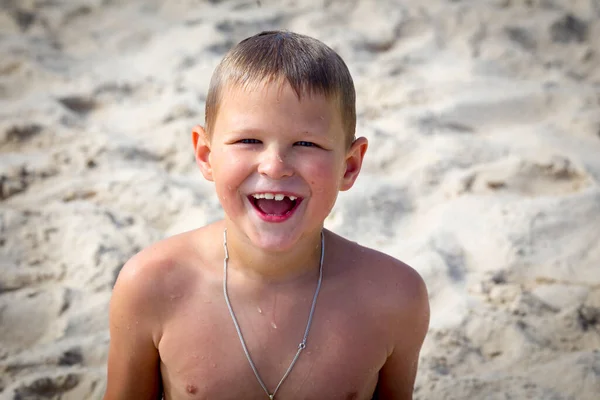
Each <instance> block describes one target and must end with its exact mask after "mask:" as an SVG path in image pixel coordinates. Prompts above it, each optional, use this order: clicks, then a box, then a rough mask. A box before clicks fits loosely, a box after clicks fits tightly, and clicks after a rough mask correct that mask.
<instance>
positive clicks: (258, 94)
mask: <svg viewBox="0 0 600 400" xmlns="http://www.w3.org/2000/svg"><path fill="white" fill-rule="evenodd" d="M219 103H220V104H219V107H218V111H217V115H216V121H215V122H216V124H215V125H219V126H221V127H223V125H222V123H225V125H227V126H228V127H230V128H238V127H239V128H245V127H246V126H247V125H252V124H264V123H265V122H268V123H269V124H275V123H283V124H293V123H294V122H299V123H301V124H302V125H305V127H306V128H307V129H311V128H312V129H315V130H323V129H326V130H330V129H331V128H332V127H334V126H337V127H340V128H341V126H342V121H341V119H342V118H341V112H340V108H339V103H338V102H337V99H331V98H328V97H327V96H325V95H324V94H319V93H310V92H305V93H303V94H302V95H301V96H298V94H297V93H296V92H295V91H294V90H293V88H292V87H291V85H290V84H289V83H287V82H284V83H280V82H261V83H259V84H254V85H251V86H249V85H246V86H242V85H228V86H227V87H226V88H224V90H223V91H222V96H221V99H220V102H219ZM265 117H271V118H272V119H269V120H268V121H265V119H264V118H265ZM231 125H234V126H231ZM238 125H239V126H238ZM257 128H258V127H257ZM336 130H337V129H336Z"/></svg>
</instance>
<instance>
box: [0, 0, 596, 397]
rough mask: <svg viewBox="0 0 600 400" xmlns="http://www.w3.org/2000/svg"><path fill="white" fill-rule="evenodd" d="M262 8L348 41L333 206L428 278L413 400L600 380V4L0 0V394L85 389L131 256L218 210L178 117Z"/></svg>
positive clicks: (94, 386)
mask: <svg viewBox="0 0 600 400" xmlns="http://www.w3.org/2000/svg"><path fill="white" fill-rule="evenodd" d="M268 29H289V30H293V31H296V32H299V33H304V34H308V35H310V36H313V37H316V38H318V39H320V40H322V41H324V42H325V43H327V44H328V45H330V46H331V47H332V48H334V49H335V50H336V51H337V52H338V53H339V54H340V55H341V56H342V57H343V58H344V60H345V61H346V63H347V64H348V67H349V68H350V71H351V72H352V74H353V77H354V80H355V85H356V90H357V99H358V102H357V113H358V126H357V134H359V135H362V136H366V137H367V138H368V139H369V141H370V147H369V150H368V152H367V155H366V160H365V165H364V168H363V172H362V173H361V176H360V177H359V179H358V181H357V183H356V185H355V188H353V189H352V190H350V191H349V192H344V193H342V194H341V195H340V197H339V200H338V202H337V204H336V206H335V208H334V210H333V212H332V214H331V215H330V217H329V218H328V220H327V221H326V226H327V227H328V228H329V229H332V230H333V231H335V232H337V233H340V234H342V235H345V236H347V237H349V238H350V239H352V240H356V241H358V242H360V243H361V244H364V245H367V246H371V247H374V248H377V249H379V250H382V251H385V252H387V253H389V254H391V255H393V256H395V257H397V258H399V259H401V260H403V261H405V262H407V263H408V264H410V265H411V266H413V267H414V268H415V269H416V270H418V271H419V272H420V273H421V275H422V276H423V278H424V279H425V281H426V283H427V286H428V290H429V294H430V300H431V310H432V317H431V327H430V331H429V333H428V336H427V338H426V341H425V344H424V347H423V351H422V353H421V360H420V364H419V372H418V377H417V381H416V387H415V395H414V398H415V399H416V400H430V399H436V400H437V399H447V400H463V399H465V400H471V399H489V400H501V399H503V400H504V399H513V400H516V399H548V400H598V399H600V350H599V349H600V1H598V0H572V1H569V0H480V1H475V0H470V1H469V0H452V1H451V0H423V1H421V2H416V1H407V0H406V1H400V0H377V2H374V1H369V0H353V1H336V0H285V1H275V0H261V1H249V0H229V1H228V0H223V1H218V0H207V1H194V0H178V1H171V2H167V1H163V2H160V1H155V0H146V1H142V0H123V1H115V0H87V1H85V0H77V1H66V0H56V1H50V0H47V1H45V0H3V1H0V399H7V400H13V399H14V400H17V399H19V400H25V399H61V400H82V399H85V400H87V399H93V400H96V399H100V398H101V397H102V395H103V392H104V385H105V379H106V377H105V374H106V356H107V350H108V342H109V334H108V304H109V300H110V295H111V289H112V286H113V284H114V281H115V278H116V276H117V274H118V272H119V270H120V268H121V267H122V265H123V264H124V262H125V261H126V260H127V259H129V258H130V257H131V256H132V255H133V254H135V253H136V252H138V251H139V250H140V249H142V248H144V247H145V246H147V245H149V244H151V243H152V242H155V241H157V240H160V239H162V238H164V237H167V236H169V235H173V234H176V233H179V232H183V231H186V230H189V229H193V228H195V227H198V226H201V225H203V224H206V223H208V222H211V221H215V220H217V219H220V218H221V216H222V211H221V208H220V206H219V203H218V201H217V198H216V195H215V194H214V191H213V187H212V184H211V183H209V182H206V181H204V180H203V178H202V175H201V174H200V172H199V171H198V169H197V167H196V165H195V163H194V159H193V153H192V147H191V128H192V127H193V126H194V125H195V124H197V123H203V121H204V102H205V99H206V94H207V90H208V84H209V80H210V76H211V74H212V71H213V69H214V67H215V66H216V64H217V63H218V62H219V60H220V58H221V57H222V56H223V54H224V53H225V52H226V51H227V50H228V49H229V48H230V47H231V46H232V45H234V44H235V43H237V42H238V41H240V40H242V39H243V38H245V37H247V36H250V35H253V34H255V33H258V32H260V31H262V30H268Z"/></svg>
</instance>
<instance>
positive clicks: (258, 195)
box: [252, 193, 297, 201]
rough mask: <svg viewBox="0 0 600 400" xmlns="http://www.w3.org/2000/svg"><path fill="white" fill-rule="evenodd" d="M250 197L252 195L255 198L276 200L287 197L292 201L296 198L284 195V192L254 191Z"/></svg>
mask: <svg viewBox="0 0 600 400" xmlns="http://www.w3.org/2000/svg"><path fill="white" fill-rule="evenodd" d="M252 197H254V198H255V199H267V200H277V201H281V200H283V199H284V197H288V198H289V199H290V200H292V201H294V200H296V199H297V197H296V196H286V195H285V194H281V193H277V194H275V193H255V194H253V195H252Z"/></svg>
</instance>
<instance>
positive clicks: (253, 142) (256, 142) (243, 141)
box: [238, 139, 260, 144]
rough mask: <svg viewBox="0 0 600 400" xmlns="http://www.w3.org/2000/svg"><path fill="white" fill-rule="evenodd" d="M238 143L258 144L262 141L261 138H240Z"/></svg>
mask: <svg viewBox="0 0 600 400" xmlns="http://www.w3.org/2000/svg"><path fill="white" fill-rule="evenodd" d="M238 143H243V144H258V143H260V140H258V139H242V140H239V141H238Z"/></svg>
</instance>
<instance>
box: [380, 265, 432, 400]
mask: <svg viewBox="0 0 600 400" xmlns="http://www.w3.org/2000/svg"><path fill="white" fill-rule="evenodd" d="M410 271H411V273H410V274H409V277H410V279H405V280H404V282H403V284H402V287H403V288H405V290H406V291H405V295H403V296H401V297H402V299H401V301H402V302H403V306H402V308H403V311H402V312H401V314H402V315H401V316H400V319H399V323H398V324H394V325H396V326H397V328H396V335H395V343H394V349H393V351H392V353H391V354H390V356H389V357H388V359H387V360H386V362H385V364H384V366H383V367H382V369H381V370H380V371H379V381H378V383H377V389H376V392H375V396H374V399H378V400H411V399H412V395H413V389H414V383H415V378H416V375H417V366H418V362H419V352H420V351H421V346H422V345H423V341H424V339H425V335H426V334H427V330H428V328H429V299H428V295H427V288H426V287H425V283H424V282H423V279H422V278H421V276H420V275H419V274H418V273H417V272H416V271H414V270H412V269H410ZM398 300H400V299H398Z"/></svg>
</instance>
